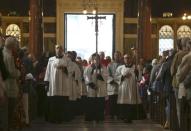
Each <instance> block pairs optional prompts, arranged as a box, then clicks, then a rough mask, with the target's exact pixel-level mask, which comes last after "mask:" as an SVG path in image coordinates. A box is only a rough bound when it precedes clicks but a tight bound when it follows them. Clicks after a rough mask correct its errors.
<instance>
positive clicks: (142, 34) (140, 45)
mask: <svg viewBox="0 0 191 131" xmlns="http://www.w3.org/2000/svg"><path fill="white" fill-rule="evenodd" d="M137 31H138V40H137V46H136V48H137V51H138V58H144V59H147V60H148V59H151V58H152V45H151V43H152V42H151V0H138V25H137Z"/></svg>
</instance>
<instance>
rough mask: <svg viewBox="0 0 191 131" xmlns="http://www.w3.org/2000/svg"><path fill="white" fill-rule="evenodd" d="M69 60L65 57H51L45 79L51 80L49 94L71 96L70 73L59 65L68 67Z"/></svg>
mask: <svg viewBox="0 0 191 131" xmlns="http://www.w3.org/2000/svg"><path fill="white" fill-rule="evenodd" d="M67 65H68V63H67V60H66V58H65V57H63V58H56V57H55V56H54V57H51V58H49V61H48V65H47V69H46V73H45V78H44V81H48V82H49V90H48V93H47V95H48V96H69V90H68V75H67V74H66V73H64V71H63V70H62V69H59V68H58V66H65V67H66V68H67Z"/></svg>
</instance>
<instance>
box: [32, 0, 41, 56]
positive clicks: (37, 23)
mask: <svg viewBox="0 0 191 131" xmlns="http://www.w3.org/2000/svg"><path fill="white" fill-rule="evenodd" d="M29 16H30V19H29V20H30V21H29V51H30V53H31V54H32V55H33V56H35V57H36V58H39V57H40V56H41V55H42V53H43V33H42V8H41V0H30V12H29Z"/></svg>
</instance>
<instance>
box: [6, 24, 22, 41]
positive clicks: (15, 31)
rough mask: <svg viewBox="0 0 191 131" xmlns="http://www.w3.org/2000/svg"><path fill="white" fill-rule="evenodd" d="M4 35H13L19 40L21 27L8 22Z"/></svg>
mask: <svg viewBox="0 0 191 131" xmlns="http://www.w3.org/2000/svg"><path fill="white" fill-rule="evenodd" d="M6 35H11V36H14V37H16V38H17V39H18V41H21V29H20V28H19V26H18V25H16V24H10V25H9V26H8V27H7V29H6Z"/></svg>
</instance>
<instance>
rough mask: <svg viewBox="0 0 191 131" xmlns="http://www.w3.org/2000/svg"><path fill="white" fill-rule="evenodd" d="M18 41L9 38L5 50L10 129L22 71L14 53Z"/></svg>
mask: <svg viewBox="0 0 191 131" xmlns="http://www.w3.org/2000/svg"><path fill="white" fill-rule="evenodd" d="M17 44H18V41H17V40H16V38H15V37H7V38H6V40H5V47H4V49H3V57H4V63H5V66H6V68H7V71H8V73H9V77H8V79H6V80H5V90H6V94H7V96H8V127H9V128H11V125H12V123H11V122H12V120H13V115H14V110H15V107H16V99H17V97H18V92H19V88H18V85H17V79H18V78H19V76H20V71H19V70H18V69H17V68H16V66H15V61H14V56H13V52H15V50H16V49H17Z"/></svg>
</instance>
